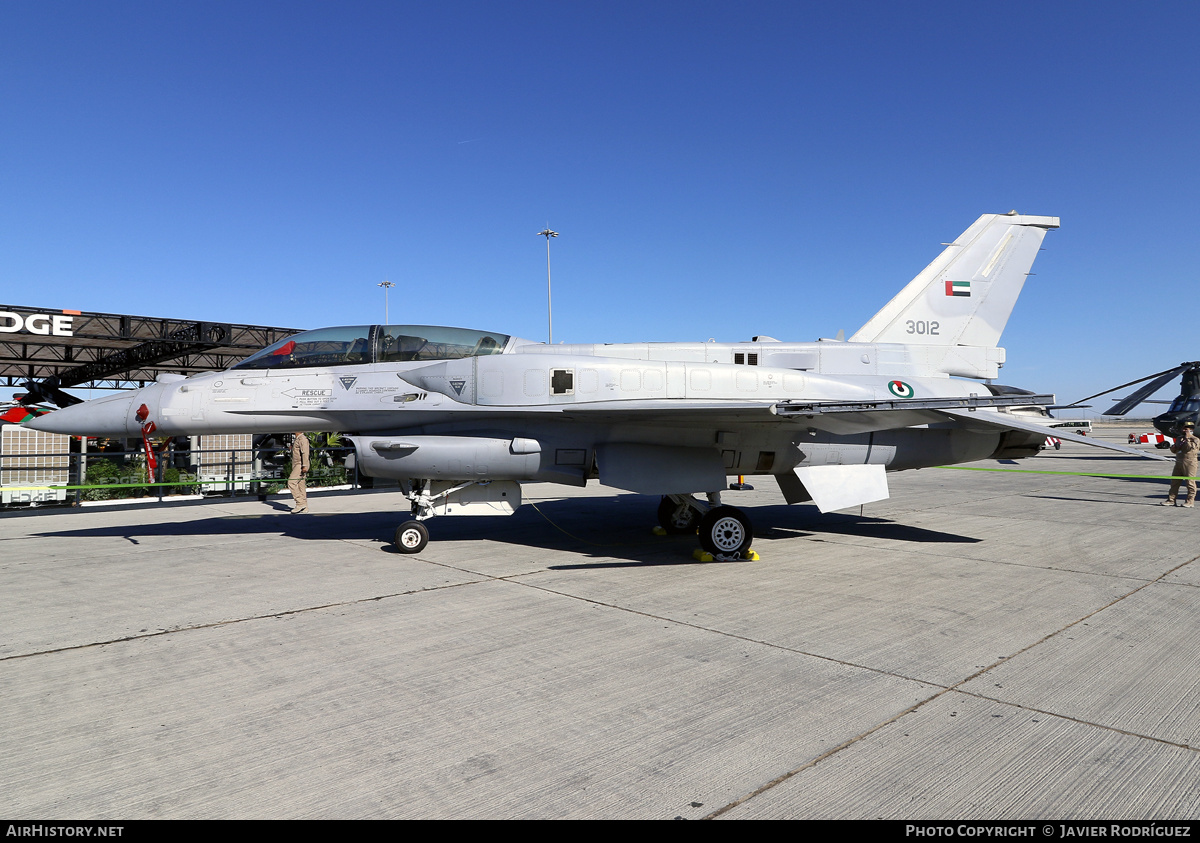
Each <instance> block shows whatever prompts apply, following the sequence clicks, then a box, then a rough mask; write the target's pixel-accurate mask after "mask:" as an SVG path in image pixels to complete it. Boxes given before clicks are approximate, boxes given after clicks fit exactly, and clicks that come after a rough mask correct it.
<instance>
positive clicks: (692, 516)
mask: <svg viewBox="0 0 1200 843" xmlns="http://www.w3.org/2000/svg"><path fill="white" fill-rule="evenodd" d="M681 497H682V496H680V495H675V496H671V495H664V496H663V499H662V501H661V502H660V503H659V505H658V523H659V525H660V526H661V527H662V528H663V529H664V530H666V531H667V532H668V533H669V534H670V535H673V536H683V535H687V534H688V533H694V532H696V528H697V527H698V526H700V517H701V515H702V513H701V512H700V510H699V509H697V508H696V507H695V506H693V503H694V501H693V499H692V498H686V499H683V500H680V499H679V498H681Z"/></svg>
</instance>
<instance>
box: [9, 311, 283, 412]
mask: <svg viewBox="0 0 1200 843" xmlns="http://www.w3.org/2000/svg"><path fill="white" fill-rule="evenodd" d="M297 330H298V329H294V328H280V327H268V326H263V325H238V324H233V323H229V322H205V321H196V320H188V319H166V318H159V317H153V316H134V315H129V314H118V313H93V312H86V311H77V310H58V309H49V308H34V307H24V306H18V305H5V304H0V385H3V386H9V387H22V388H24V389H25V390H26V391H27V397H26V398H25V399H24V400H25V402H26V403H34V402H39V401H48V402H50V403H54V404H58V405H59V406H63V405H64V404H67V403H74V402H75V401H77V400H78V399H76V398H74V397H73V396H71V395H69V394H67V393H64V392H63V390H64V389H66V388H70V387H77V388H83V389H128V388H132V387H141V386H144V385H145V384H147V383H149V382H151V381H153V380H154V379H155V378H156V377H157V376H158V375H160V374H162V373H164V372H173V373H178V374H183V375H191V374H195V373H197V372H206V371H212V370H220V369H226V368H228V367H229V366H231V365H233V364H234V363H237V362H238V361H239V360H241V359H243V358H245V357H247V356H249V355H250V354H252V353H254V352H255V351H258V350H259V349H261V348H264V347H266V346H268V345H270V344H272V343H274V342H277V341H278V340H280V339H283V338H284V337H286V336H289V335H290V334H294V333H296V332H297Z"/></svg>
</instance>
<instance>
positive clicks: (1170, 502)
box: [1161, 422, 1200, 507]
mask: <svg viewBox="0 0 1200 843" xmlns="http://www.w3.org/2000/svg"><path fill="white" fill-rule="evenodd" d="M1180 428H1181V429H1182V430H1183V433H1182V434H1181V435H1179V436H1177V437H1175V444H1174V445H1172V446H1171V453H1172V454H1174V455H1175V468H1174V469H1172V470H1171V475H1172V476H1173V477H1175V478H1176V479H1175V480H1172V481H1171V491H1170V492H1168V493H1167V499H1166V500H1165V501H1163V502H1162V504H1161V506H1186V507H1192V506H1195V504H1196V481H1195V480H1193V479H1192V478H1193V477H1195V476H1196V469H1197V467H1198V465H1197V463H1198V462H1200V460H1198V457H1200V439H1197V438H1196V434H1195V429H1196V425H1195V423H1194V422H1184V423H1183V424H1182V425H1180ZM1180 477H1186V478H1188V479H1187V480H1179V479H1178V478H1180ZM1181 483H1187V500H1186V501H1185V502H1183V503H1181V504H1176V503H1175V495H1176V494H1177V493H1178V492H1179V484H1181Z"/></svg>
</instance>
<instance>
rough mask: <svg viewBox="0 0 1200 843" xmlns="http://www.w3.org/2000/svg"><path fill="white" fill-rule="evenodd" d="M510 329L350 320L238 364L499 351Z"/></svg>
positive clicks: (353, 361)
mask: <svg viewBox="0 0 1200 843" xmlns="http://www.w3.org/2000/svg"><path fill="white" fill-rule="evenodd" d="M508 340H509V335H508V334H497V333H491V332H488V331H472V330H470V329H468V328H443V327H439V326H434V325H350V326H344V327H341V328H318V329H317V330H315V331H305V332H303V333H301V334H295V335H293V336H290V337H288V338H287V339H285V340H280V341H279V342H277V343H275V344H274V345H269V346H267V347H266V348H264V349H263V350H262V351H259V352H256V353H254V354H252V355H250V356H249V357H247V358H246V359H245V360H243V361H242V362H241V363H238V364H237V365H236V366H234V367H233V368H235V369H297V368H308V367H323V366H351V365H358V364H362V363H408V362H412V361H421V360H431V361H432V360H456V359H458V358H460V357H480V356H483V355H485V354H499V353H500V352H501V351H503V350H504V346H505V345H506V344H507V343H508Z"/></svg>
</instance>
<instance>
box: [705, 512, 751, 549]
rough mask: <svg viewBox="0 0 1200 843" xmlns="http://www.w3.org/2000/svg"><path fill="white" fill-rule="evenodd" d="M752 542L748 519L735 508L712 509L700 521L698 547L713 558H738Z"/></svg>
mask: <svg viewBox="0 0 1200 843" xmlns="http://www.w3.org/2000/svg"><path fill="white" fill-rule="evenodd" d="M753 540H754V528H753V527H751V526H750V519H749V518H747V517H746V513H744V512H742V511H741V510H740V509H738V508H737V507H734V506H717V507H713V508H712V509H710V510H709V511H708V512H707V513H706V514H705V516H704V517H703V518H701V519H700V546H701V547H702V548H704V549H705V550H707V551H708V552H709V553H711V554H713V555H714V556H717V555H720V556H739V555H741V554H742V552H743V551H745V550H746V548H748V547H750V542H751V541H753Z"/></svg>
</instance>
